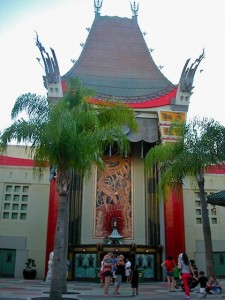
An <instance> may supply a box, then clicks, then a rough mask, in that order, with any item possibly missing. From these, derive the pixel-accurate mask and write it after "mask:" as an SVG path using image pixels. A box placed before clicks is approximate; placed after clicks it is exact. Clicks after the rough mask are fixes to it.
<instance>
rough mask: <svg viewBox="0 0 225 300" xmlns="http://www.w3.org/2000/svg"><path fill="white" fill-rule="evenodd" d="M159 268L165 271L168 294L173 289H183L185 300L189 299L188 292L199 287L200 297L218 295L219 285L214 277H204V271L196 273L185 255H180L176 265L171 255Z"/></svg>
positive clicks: (192, 262) (220, 290) (220, 289)
mask: <svg viewBox="0 0 225 300" xmlns="http://www.w3.org/2000/svg"><path fill="white" fill-rule="evenodd" d="M161 267H162V268H164V269H165V270H166V271H165V272H166V280H167V283H168V289H169V291H170V292H174V291H175V289H179V288H181V289H183V290H184V293H185V296H184V297H185V299H190V298H191V296H190V290H191V289H192V288H194V287H196V286H197V285H199V286H200V290H199V292H200V297H201V298H205V297H206V295H207V294H220V293H221V292H222V288H221V285H220V283H219V281H218V279H216V276H214V275H211V276H210V277H209V278H207V277H206V276H205V273H204V271H200V272H198V270H197V268H196V266H195V262H194V260H189V258H188V256H187V254H186V253H180V254H179V256H178V263H177V264H176V262H175V260H174V259H173V257H172V256H171V255H168V257H167V258H166V259H165V260H164V261H163V262H162V264H161Z"/></svg>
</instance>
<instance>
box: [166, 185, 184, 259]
mask: <svg viewBox="0 0 225 300" xmlns="http://www.w3.org/2000/svg"><path fill="white" fill-rule="evenodd" d="M164 216H165V245H166V246H165V254H166V256H168V255H172V256H173V258H174V259H175V261H177V258H178V255H179V254H180V253H181V252H185V230H184V207H183V191H182V189H180V190H179V191H170V190H169V191H168V200H167V202H166V203H165V205H164Z"/></svg>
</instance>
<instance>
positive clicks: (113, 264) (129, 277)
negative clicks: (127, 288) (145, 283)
mask: <svg viewBox="0 0 225 300" xmlns="http://www.w3.org/2000/svg"><path fill="white" fill-rule="evenodd" d="M124 276H125V279H126V282H127V283H130V284H131V288H132V294H133V296H134V295H135V294H136V295H137V294H138V279H139V276H138V270H137V266H136V265H134V266H133V267H131V262H130V261H129V259H128V258H125V257H124V256H123V255H122V254H120V255H116V254H113V253H108V254H106V255H105V256H104V258H103V260H102V262H101V268H100V283H101V287H104V296H105V297H108V296H109V285H110V283H112V282H114V285H115V288H114V292H113V294H114V295H118V294H120V293H119V289H120V286H121V283H122V280H123V277H124Z"/></svg>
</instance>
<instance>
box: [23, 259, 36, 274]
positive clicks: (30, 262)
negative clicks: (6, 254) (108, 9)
mask: <svg viewBox="0 0 225 300" xmlns="http://www.w3.org/2000/svg"><path fill="white" fill-rule="evenodd" d="M25 265H26V270H27V271H30V270H33V269H35V268H36V264H35V260H34V259H32V258H28V259H27V261H26V262H25Z"/></svg>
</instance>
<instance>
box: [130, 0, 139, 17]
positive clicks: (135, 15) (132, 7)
mask: <svg viewBox="0 0 225 300" xmlns="http://www.w3.org/2000/svg"><path fill="white" fill-rule="evenodd" d="M130 7H131V10H132V13H133V16H134V17H137V15H138V10H139V3H138V4H137V5H136V2H135V1H134V3H133V5H132V3H131V2H130Z"/></svg>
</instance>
